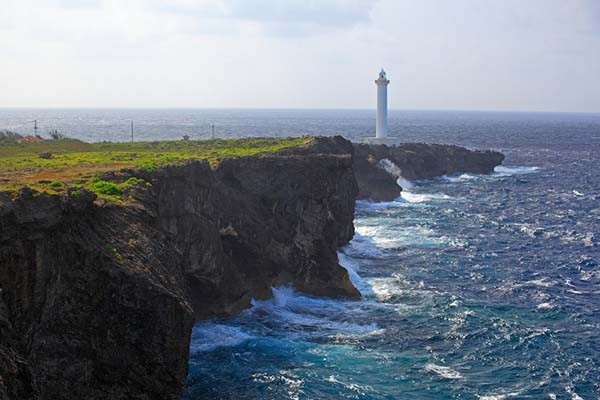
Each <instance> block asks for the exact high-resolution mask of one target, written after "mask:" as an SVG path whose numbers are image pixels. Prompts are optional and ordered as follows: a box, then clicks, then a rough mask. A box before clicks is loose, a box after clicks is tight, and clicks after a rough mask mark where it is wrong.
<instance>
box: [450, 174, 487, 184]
mask: <svg viewBox="0 0 600 400" xmlns="http://www.w3.org/2000/svg"><path fill="white" fill-rule="evenodd" d="M477 178H478V176H477V175H472V174H461V175H458V176H447V175H444V176H443V177H442V179H444V180H446V181H448V182H453V183H457V182H466V181H471V180H474V179H477Z"/></svg>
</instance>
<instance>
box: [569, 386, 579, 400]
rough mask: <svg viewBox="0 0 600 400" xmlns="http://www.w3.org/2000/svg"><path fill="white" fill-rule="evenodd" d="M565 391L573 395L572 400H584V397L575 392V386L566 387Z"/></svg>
mask: <svg viewBox="0 0 600 400" xmlns="http://www.w3.org/2000/svg"><path fill="white" fill-rule="evenodd" d="M565 390H566V391H567V393H569V394H570V395H571V400H583V397H581V396H580V395H578V394H577V393H576V392H575V390H574V389H573V386H571V385H569V386H565Z"/></svg>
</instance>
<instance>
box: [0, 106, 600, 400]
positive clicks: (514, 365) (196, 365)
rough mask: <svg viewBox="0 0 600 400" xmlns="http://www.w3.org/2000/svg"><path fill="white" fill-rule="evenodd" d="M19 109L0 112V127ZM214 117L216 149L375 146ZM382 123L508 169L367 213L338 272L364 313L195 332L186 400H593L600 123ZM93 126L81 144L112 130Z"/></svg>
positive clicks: (467, 118) (311, 123) (295, 307)
mask: <svg viewBox="0 0 600 400" xmlns="http://www.w3.org/2000/svg"><path fill="white" fill-rule="evenodd" d="M11 112H12V114H11ZM19 112H23V111H19ZM19 112H17V111H15V110H8V111H7V110H0V129H1V128H3V127H4V126H2V125H3V124H2V123H1V122H3V120H2V116H4V118H5V119H4V125H7V124H9V121H12V122H11V123H12V125H13V126H16V125H18V123H17V122H18V121H17V120H18V119H19V118H24V117H23V115H22V114H19ZM89 112H91V111H89ZM98 112H99V113H100V114H94V115H95V116H96V117H97V118H105V117H106V116H105V117H101V116H100V115H101V114H102V113H103V112H107V111H98ZM139 112H141V111H139ZM145 112H146V113H149V114H148V117H147V118H146V119H147V120H154V121H157V122H156V123H155V125H153V128H152V129H150V128H148V130H147V133H146V134H147V137H148V138H163V137H179V136H180V134H179V133H180V132H185V133H188V132H187V131H185V128H184V127H185V126H186V122H185V121H187V120H186V119H185V118H189V119H190V120H193V121H198V120H200V119H202V118H204V119H205V120H207V121H208V120H214V119H216V118H217V117H216V116H215V115H213V114H211V112H212V111H210V110H204V111H196V114H194V111H193V110H187V111H186V110H184V111H181V112H182V113H183V114H180V117H181V118H182V121H183V122H181V123H180V124H179V125H178V122H177V121H178V120H177V117H176V116H177V113H176V111H173V110H171V111H161V112H166V113H167V114H168V118H164V117H161V116H160V115H157V114H152V112H151V111H145ZM157 112H159V111H157ZM15 113H16V114H15ZM67 113H76V111H68V112H67ZM159 113H160V112H159ZM202 113H204V114H202ZM219 113H222V114H220V115H221V116H222V120H221V121H220V122H219V129H218V131H217V132H221V133H222V134H223V136H228V135H231V136H242V135H246V134H257V133H259V132H262V133H265V134H269V135H277V134H282V135H286V136H287V135H292V134H293V135H295V134H301V133H321V134H333V133H336V132H343V133H345V134H346V136H348V137H352V138H355V139H356V138H359V137H364V136H367V135H369V134H372V130H370V129H371V126H372V123H373V115H372V112H367V111H360V112H355V111H353V112H349V111H293V110H292V111H290V110H287V111H286V110H281V111H254V112H253V111H243V112H242V111H240V112H236V111H235V110H229V111H219ZM59 114H60V112H59ZM217 114H218V113H217ZM69 115H71V116H72V114H69ZM199 115H200V116H199ZM7 116H8V117H7ZM186 116H187V117H186ZM9 117H10V118H9ZM390 117H391V121H390V127H391V131H392V132H396V133H399V132H402V135H403V136H404V137H405V138H406V139H407V140H410V141H426V142H444V143H456V144H462V145H466V146H468V147H479V148H486V147H490V148H496V149H500V150H502V151H504V152H505V154H506V155H507V160H506V162H505V166H503V167H499V168H497V169H496V172H494V173H493V174H490V175H485V176H477V175H468V174H465V175H460V176H453V177H445V178H440V179H435V180H431V181H423V182H413V183H412V184H413V187H412V188H410V189H409V190H407V191H405V192H404V193H403V196H402V198H399V199H397V200H396V201H393V202H388V203H370V202H359V203H358V204H357V214H356V220H355V224H356V227H357V234H356V236H355V238H354V240H353V241H352V242H351V243H350V244H349V245H348V246H346V247H345V248H343V249H341V251H340V259H341V261H342V263H343V264H344V265H345V266H346V267H347V268H348V269H349V270H350V272H351V276H352V279H353V281H354V282H355V284H356V285H357V287H359V289H360V290H361V292H362V294H363V296H364V299H363V300H362V301H335V300H329V299H322V298H314V297H308V296H303V295H300V294H298V293H296V292H294V291H293V289H292V288H285V287H284V288H274V289H273V294H274V297H273V299H271V300H268V301H257V302H255V303H254V306H253V307H252V308H251V309H249V310H247V311H245V312H243V313H242V314H241V315H239V316H237V317H234V318H229V319H225V320H214V321H206V322H202V323H199V324H197V325H196V327H195V328H194V332H193V338H192V344H191V359H190V374H189V380H188V390H187V393H186V395H185V398H186V399H188V400H192V399H339V398H348V399H451V398H452V399H488V400H489V399H509V398H515V399H544V398H547V399H554V398H556V399H586V400H587V399H597V398H600V266H599V265H598V264H599V262H600V168H599V167H598V163H599V161H600V116H599V115H572V114H503V113H451V112H392V113H391V115H390ZM57 118H58V117H57ZM82 118H84V117H82ZM106 118H108V119H107V121H111V119H110V117H106ZM114 121H115V120H114V119H113V122H114ZM196 123H198V122H196ZM88 124H89V126H90V127H91V128H89V129H88V130H87V131H86V132H88V133H86V134H83V133H77V134H73V136H77V135H79V137H83V138H86V139H88V140H103V139H101V137H102V138H104V137H106V136H107V135H108V133H107V132H111V131H110V130H105V128H103V127H102V125H97V124H95V123H94V122H89V121H88ZM108 125H109V126H110V123H109V124H108ZM192 125H193V124H192ZM6 127H8V128H10V127H11V126H6ZM193 129H196V128H193ZM89 132H95V133H89ZM161 132H162V133H161ZM86 135H87V136H86ZM113 140H115V139H113Z"/></svg>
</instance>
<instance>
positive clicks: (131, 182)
mask: <svg viewBox="0 0 600 400" xmlns="http://www.w3.org/2000/svg"><path fill="white" fill-rule="evenodd" d="M123 184H124V185H126V186H138V185H145V184H146V181H145V180H143V179H141V178H136V177H135V176H132V177H131V178H129V179H127V180H126V181H125V182H124V183H123Z"/></svg>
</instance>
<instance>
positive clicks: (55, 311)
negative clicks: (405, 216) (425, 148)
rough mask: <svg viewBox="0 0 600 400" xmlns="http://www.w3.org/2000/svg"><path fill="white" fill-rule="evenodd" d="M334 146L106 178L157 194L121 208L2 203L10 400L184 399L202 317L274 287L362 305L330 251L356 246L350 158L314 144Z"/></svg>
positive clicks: (4, 371) (1, 339)
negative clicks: (132, 179)
mask: <svg viewBox="0 0 600 400" xmlns="http://www.w3.org/2000/svg"><path fill="white" fill-rule="evenodd" d="M327 142H331V143H327ZM336 143H338V144H339V143H341V144H342V145H343V146H345V147H344V148H345V149H346V150H343V149H337V151H334V152H329V153H323V152H321V151H313V152H309V153H310V154H307V153H306V149H299V150H298V151H299V153H298V154H294V153H293V151H291V152H290V151H288V152H287V153H286V154H283V153H282V154H276V155H270V156H263V157H250V158H242V159H230V160H224V161H222V162H221V163H220V165H218V166H217V167H211V166H210V165H209V164H208V163H207V162H203V161H192V162H189V163H187V164H185V165H178V166H170V167H166V168H163V169H160V170H158V171H155V172H144V171H135V172H134V171H130V172H125V173H113V174H108V175H110V177H108V176H107V179H108V178H110V179H113V180H119V179H127V178H128V177H129V176H131V175H132V174H135V175H136V176H137V177H139V178H142V179H144V180H145V181H146V182H147V184H146V185H137V186H135V187H134V188H132V189H131V191H130V193H129V195H130V197H129V200H127V202H126V203H124V204H110V203H106V202H105V201H102V200H99V199H96V197H95V195H93V194H91V193H89V192H87V191H85V190H83V189H79V190H76V189H71V190H70V191H69V193H68V194H65V195H61V196H59V195H48V194H40V193H37V192H33V191H31V190H28V189H23V190H21V191H20V192H19V194H18V195H17V196H16V197H15V198H10V197H9V196H8V195H4V196H3V198H2V199H0V288H1V290H2V292H1V296H0V334H1V336H0V356H1V358H0V399H19V400H22V399H59V398H60V399H82V398H86V399H178V398H180V395H181V393H182V390H183V388H184V384H185V379H186V374H187V367H188V355H189V340H190V334H191V329H192V325H193V323H194V321H195V320H196V319H197V318H204V317H210V316H218V315H230V314H232V313H236V312H238V311H239V310H241V309H243V308H244V307H248V306H249V304H250V300H251V299H252V298H265V297H267V296H269V295H270V288H271V287H272V286H275V285H285V284H291V285H294V286H295V287H296V288H297V289H298V290H301V291H304V292H307V293H311V294H315V295H324V296H341V297H349V298H358V297H359V293H358V291H357V290H356V289H355V288H354V287H353V286H352V284H351V282H350V279H349V277H348V274H347V272H346V270H345V269H343V268H342V267H341V266H340V265H339V264H338V260H337V253H336V251H337V248H338V247H339V246H342V245H344V244H345V243H347V242H348V241H349V240H350V239H351V238H352V236H353V234H354V228H353V217H354V199H355V198H356V196H357V193H358V188H357V186H356V181H355V179H354V175H353V172H352V158H351V145H350V144H349V142H346V141H344V140H341V139H339V138H338V139H319V140H316V141H315V142H314V143H313V145H314V146H319V145H322V146H324V147H328V146H332V147H333V148H337V145H338V144H336ZM348 149H350V152H348Z"/></svg>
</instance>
